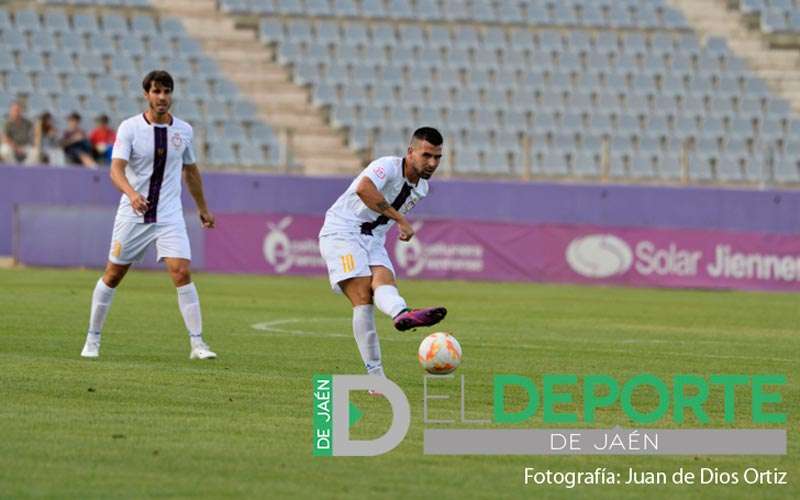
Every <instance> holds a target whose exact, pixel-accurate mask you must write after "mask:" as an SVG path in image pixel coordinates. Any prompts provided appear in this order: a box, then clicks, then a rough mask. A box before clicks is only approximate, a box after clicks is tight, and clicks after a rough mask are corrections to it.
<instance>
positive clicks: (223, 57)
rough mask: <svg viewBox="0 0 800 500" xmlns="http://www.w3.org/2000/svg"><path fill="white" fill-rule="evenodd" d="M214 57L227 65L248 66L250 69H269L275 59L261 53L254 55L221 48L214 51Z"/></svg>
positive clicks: (251, 52) (249, 52)
mask: <svg viewBox="0 0 800 500" xmlns="http://www.w3.org/2000/svg"><path fill="white" fill-rule="evenodd" d="M213 55H214V58H215V59H216V60H217V61H222V62H224V63H227V64H240V65H246V67H248V68H250V67H252V66H257V67H259V68H262V67H263V68H267V67H269V65H272V64H274V63H273V59H272V58H271V57H268V56H267V54H265V53H262V52H261V51H259V52H257V53H253V51H243V50H237V49H227V48H219V49H216V50H214V51H213Z"/></svg>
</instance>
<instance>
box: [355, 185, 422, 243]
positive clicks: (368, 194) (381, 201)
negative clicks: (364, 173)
mask: <svg viewBox="0 0 800 500" xmlns="http://www.w3.org/2000/svg"><path fill="white" fill-rule="evenodd" d="M356 194H357V195H358V197H359V198H361V201H363V202H364V205H366V206H367V207H368V208H369V209H370V210H374V211H375V212H378V213H379V214H381V215H384V216H386V217H388V218H390V219H392V220H393V221H395V222H397V228H398V229H399V230H400V240H402V241H409V240H411V238H413V237H414V228H412V227H411V224H410V223H409V222H408V219H406V217H405V216H404V215H403V214H401V213H400V212H398V211H397V210H395V209H394V208H393V207H392V206H391V205H389V202H387V201H386V198H384V197H383V195H382V194H381V192H380V191H378V188H377V186H375V183H373V182H372V180H371V179H370V178H369V177H362V178H361V180H360V181H359V183H358V186H357V187H356Z"/></svg>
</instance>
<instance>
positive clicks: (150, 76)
mask: <svg viewBox="0 0 800 500" xmlns="http://www.w3.org/2000/svg"><path fill="white" fill-rule="evenodd" d="M153 83H157V84H159V85H161V86H162V87H164V88H165V89H169V90H170V91H172V90H175V81H174V80H173V79H172V75H170V74H169V73H167V72H166V71H163V70H155V71H151V72H150V73H147V75H146V76H145V77H144V80H142V88H144V91H145V92H150V87H151V86H152V85H153Z"/></svg>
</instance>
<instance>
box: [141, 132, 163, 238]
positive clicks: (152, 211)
mask: <svg viewBox="0 0 800 500" xmlns="http://www.w3.org/2000/svg"><path fill="white" fill-rule="evenodd" d="M146 119H147V118H145V120H146ZM153 133H154V134H155V140H154V141H153V144H154V145H155V149H154V151H153V175H152V176H150V190H149V191H148V192H147V203H148V204H149V206H150V208H148V209H147V212H145V213H144V222H145V223H151V222H156V218H157V213H158V198H159V196H160V195H161V183H162V182H163V180H164V167H165V166H166V165H167V127H153Z"/></svg>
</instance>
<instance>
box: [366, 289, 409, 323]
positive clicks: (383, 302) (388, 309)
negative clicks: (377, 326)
mask: <svg viewBox="0 0 800 500" xmlns="http://www.w3.org/2000/svg"><path fill="white" fill-rule="evenodd" d="M373 300H374V301H375V306H376V307H377V308H378V309H380V310H381V312H382V313H384V314H387V315H388V316H389V317H390V318H394V317H395V316H397V315H398V314H400V313H401V312H403V311H405V310H406V309H408V306H407V305H406V301H405V300H404V299H403V297H401V296H400V293H399V292H398V291H397V287H395V286H392V285H381V286H379V287H378V288H376V289H375V293H374V294H373Z"/></svg>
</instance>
